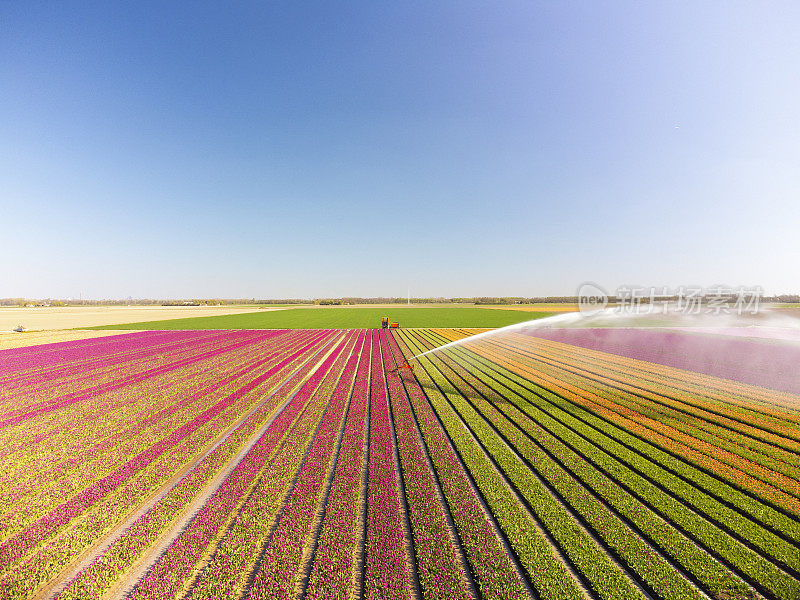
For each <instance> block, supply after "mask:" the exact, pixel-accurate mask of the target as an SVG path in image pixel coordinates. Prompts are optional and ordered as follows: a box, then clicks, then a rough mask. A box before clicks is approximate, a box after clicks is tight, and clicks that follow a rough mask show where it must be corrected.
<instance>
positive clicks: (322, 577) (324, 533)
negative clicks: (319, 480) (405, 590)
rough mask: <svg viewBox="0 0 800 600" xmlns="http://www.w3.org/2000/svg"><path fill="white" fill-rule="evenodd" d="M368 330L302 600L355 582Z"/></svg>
mask: <svg viewBox="0 0 800 600" xmlns="http://www.w3.org/2000/svg"><path fill="white" fill-rule="evenodd" d="M371 356H372V336H371V335H368V336H367V337H366V338H365V340H364V346H363V349H362V351H361V360H360V361H359V364H358V370H357V372H356V379H355V382H354V384H353V393H352V399H351V401H350V408H349V409H348V411H347V420H346V421H345V429H344V434H343V437H342V443H341V447H340V448H339V455H338V456H337V458H336V465H335V468H334V472H333V480H332V481H331V487H330V491H329V492H328V501H327V504H326V506H325V515H324V517H323V519H322V523H321V525H320V529H319V535H318V537H317V547H316V552H315V553H314V556H313V557H312V563H311V571H310V575H309V580H308V585H307V586H306V595H305V598H306V600H346V599H348V598H350V597H351V594H352V592H353V589H352V588H353V584H354V583H355V582H358V585H360V582H361V573H360V572H359V573H355V572H354V571H355V569H356V567H357V565H358V562H357V556H358V545H359V542H360V540H361V535H362V532H363V523H361V518H360V516H361V508H360V507H361V505H362V503H364V502H366V496H365V493H364V492H365V490H364V489H362V480H363V477H364V471H365V464H364V461H365V451H364V449H365V446H366V443H367V437H366V431H367V418H368V414H367V412H368V405H369V389H370V358H371Z"/></svg>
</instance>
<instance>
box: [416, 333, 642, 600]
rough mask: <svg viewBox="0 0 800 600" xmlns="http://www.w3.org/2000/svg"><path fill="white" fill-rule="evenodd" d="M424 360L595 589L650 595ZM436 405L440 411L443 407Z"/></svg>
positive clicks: (458, 413)
mask: <svg viewBox="0 0 800 600" xmlns="http://www.w3.org/2000/svg"><path fill="white" fill-rule="evenodd" d="M409 337H410V336H409ZM407 339H408V338H407ZM423 349H424V348H423ZM419 363H420V366H421V367H423V368H424V369H425V371H426V373H427V374H428V376H429V377H430V378H431V379H432V380H433V382H434V383H435V385H436V386H437V388H438V389H439V390H441V393H442V394H443V396H444V399H445V400H446V403H447V408H448V409H449V410H450V411H453V414H454V416H455V418H456V419H457V420H458V421H459V423H460V424H461V425H462V427H466V428H467V431H468V434H469V435H471V436H474V439H475V440H476V441H477V442H478V443H479V444H480V446H481V449H482V450H483V451H484V452H486V456H487V458H490V460H491V463H494V464H495V465H496V469H497V470H499V471H502V473H503V475H504V476H505V477H506V478H508V481H509V484H510V485H511V486H512V487H513V488H514V489H515V490H516V491H517V493H518V494H519V495H520V496H521V497H522V498H524V503H525V504H526V505H527V508H528V510H530V511H531V512H532V513H533V514H535V515H536V517H537V519H538V520H539V521H540V522H541V523H542V525H543V527H544V529H546V530H547V531H548V532H549V533H550V534H551V535H552V536H553V538H554V539H555V540H556V542H557V544H558V546H559V547H560V549H561V551H562V552H564V554H565V555H566V556H568V557H569V559H570V561H571V562H572V563H573V565H574V566H575V567H576V568H577V569H578V571H579V572H580V573H582V575H583V576H584V577H585V578H586V581H587V582H588V584H589V586H590V587H591V589H592V590H593V591H594V592H595V593H596V594H598V596H600V597H601V598H603V599H608V600H611V599H621V598H645V597H646V596H645V595H644V594H643V593H642V592H641V591H640V590H639V588H638V587H637V585H636V584H635V583H634V582H633V581H632V580H631V579H629V578H628V577H627V576H626V575H625V574H624V572H623V570H621V569H620V568H619V566H618V565H617V564H616V563H615V561H614V560H613V559H612V558H611V557H610V556H609V555H608V554H606V553H605V551H604V550H603V549H602V548H601V546H600V545H599V544H598V542H597V541H596V540H595V539H594V538H593V537H592V536H591V535H590V534H589V532H588V531H586V530H584V529H583V528H581V527H579V526H578V525H577V523H576V521H575V519H574V518H573V515H571V514H570V513H569V511H568V510H567V509H566V507H565V506H564V505H562V504H561V503H560V502H559V501H558V500H557V499H556V498H555V497H553V496H552V495H551V493H550V492H549V490H548V489H547V488H546V486H545V485H544V484H543V483H542V482H541V481H540V480H539V479H538V478H531V474H532V473H531V471H530V469H528V467H527V466H526V465H525V464H524V462H523V461H522V460H521V459H520V457H519V456H518V455H517V454H516V453H515V452H513V451H512V449H511V448H510V447H509V446H508V445H507V444H506V443H505V442H504V441H503V440H502V439H501V438H500V437H499V436H498V435H497V434H496V433H495V432H494V431H493V430H492V429H491V427H489V426H488V425H487V424H486V422H485V421H484V420H483V419H482V418H481V417H480V415H479V414H478V413H477V412H476V411H475V410H474V409H473V408H472V407H471V406H470V405H469V403H467V402H466V401H465V400H464V398H463V397H462V396H461V394H460V393H458V391H457V390H456V389H455V388H454V387H453V386H452V385H451V384H450V383H449V382H448V381H447V379H446V378H445V377H444V376H443V375H442V373H441V372H440V371H439V370H438V369H437V368H436V367H435V366H434V365H433V363H432V362H431V361H430V360H428V359H427V357H425V358H420V359H419ZM441 404H443V403H440V405H441ZM436 408H437V412H439V406H437V407H436ZM442 408H444V406H442ZM440 414H441V413H440ZM491 463H490V464H491Z"/></svg>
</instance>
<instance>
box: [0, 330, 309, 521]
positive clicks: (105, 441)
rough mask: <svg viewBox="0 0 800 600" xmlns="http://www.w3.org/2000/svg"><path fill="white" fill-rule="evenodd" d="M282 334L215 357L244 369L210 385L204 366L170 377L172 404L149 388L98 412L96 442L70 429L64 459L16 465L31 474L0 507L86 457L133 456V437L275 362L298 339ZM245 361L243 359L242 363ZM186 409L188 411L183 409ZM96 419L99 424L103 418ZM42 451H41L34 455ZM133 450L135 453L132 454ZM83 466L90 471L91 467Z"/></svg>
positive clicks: (169, 423) (165, 424)
mask: <svg viewBox="0 0 800 600" xmlns="http://www.w3.org/2000/svg"><path fill="white" fill-rule="evenodd" d="M286 338H287V339H286V340H285V341H284V344H286V345H285V346H284V347H283V348H282V347H280V346H277V345H276V346H274V347H272V348H270V350H271V352H270V353H269V354H267V355H266V356H264V354H263V350H262V349H260V348H256V349H255V350H253V351H251V352H249V353H248V354H245V355H242V356H233V357H226V360H225V361H224V362H223V361H220V362H219V363H216V364H218V366H217V367H216V369H215V370H217V371H218V372H221V373H222V372H225V371H226V370H228V371H229V370H230V368H231V367H234V366H236V367H241V366H242V364H244V367H243V368H240V369H238V370H237V371H236V372H235V373H233V375H231V376H229V377H225V378H224V379H222V380H219V381H217V382H214V384H213V385H210V386H209V385H204V384H205V383H206V382H207V373H205V370H206V368H207V367H201V368H198V369H197V370H194V372H191V371H190V372H189V373H188V374H187V375H186V376H187V377H190V378H192V379H193V382H192V383H193V384H194V385H192V386H186V385H182V386H178V385H175V384H176V383H177V381H180V380H177V381H176V380H173V381H172V382H169V383H166V384H161V386H160V387H161V388H167V389H169V390H170V391H171V392H172V393H173V394H174V393H178V394H181V396H183V397H181V396H178V398H180V399H179V400H178V401H177V402H172V403H168V402H166V401H165V400H166V399H165V398H163V397H162V395H161V394H154V393H153V391H155V390H153V391H149V392H148V395H150V394H152V395H153V400H154V402H137V401H136V397H133V398H131V399H128V401H127V403H128V404H130V405H132V406H130V407H129V410H127V411H125V410H123V411H116V413H115V414H114V415H113V417H114V418H113V420H112V419H109V418H108V416H106V415H103V416H104V417H105V418H106V419H108V421H109V423H108V424H107V425H106V426H105V427H104V428H103V429H101V430H93V431H92V434H91V435H92V439H99V440H101V441H100V442H99V443H97V444H95V445H91V443H90V442H89V440H87V439H85V436H80V437H78V436H75V434H74V433H72V432H67V435H69V436H71V437H73V438H75V439H76V440H77V441H78V442H79V443H80V445H78V446H77V447H74V448H72V447H69V446H68V448H69V451H68V453H66V454H65V455H64V458H65V459H64V460H62V461H61V462H58V463H56V464H54V465H52V466H51V467H50V468H49V469H42V470H38V471H37V470H33V469H32V465H31V464H30V462H27V463H25V464H24V466H23V465H20V468H22V469H24V471H23V473H25V474H30V476H29V477H28V479H27V480H24V481H22V482H20V483H19V484H17V485H16V486H8V488H7V489H8V490H9V491H8V492H7V494H3V495H2V496H0V506H2V505H3V504H4V502H5V498H6V496H7V497H8V499H9V500H10V499H14V500H15V501H16V502H19V500H20V498H22V497H24V496H25V495H26V494H29V493H33V492H35V491H41V490H42V489H43V486H46V485H47V484H48V483H49V482H51V481H55V480H57V479H60V478H62V477H64V476H65V475H66V474H68V473H70V472H72V471H74V470H75V469H78V468H81V469H82V470H84V469H86V465H89V464H90V463H91V461H92V460H94V459H95V457H108V456H113V458H115V459H116V460H127V458H126V457H127V456H129V455H132V454H131V452H132V450H129V449H125V447H126V446H130V445H131V444H134V443H139V444H141V443H143V442H142V441H137V440H138V438H139V437H141V434H142V433H143V432H153V433H155V432H157V431H158V430H160V429H165V428H166V429H168V430H171V429H174V428H175V427H177V425H173V423H175V422H176V420H180V419H183V420H188V418H187V417H186V415H187V414H191V411H195V410H197V406H201V405H202V404H198V400H199V399H201V398H204V397H207V396H208V395H210V394H211V393H212V392H214V391H216V390H219V389H220V388H222V387H223V386H225V385H228V384H229V383H230V382H232V381H235V380H236V379H239V378H241V377H244V376H245V375H247V374H248V373H250V372H251V371H253V370H255V369H257V368H260V367H262V365H265V364H267V363H271V362H277V361H278V360H280V358H281V357H282V352H287V353H288V350H287V349H286V348H287V346H288V347H291V345H292V344H296V343H297V342H298V341H299V339H300V338H299V336H286ZM256 353H257V354H258V355H260V356H259V357H258V358H256V359H255V360H253V357H254V354H256ZM232 354H233V353H232ZM245 360H246V361H248V362H243V361H245ZM201 377H202V378H201ZM170 384H172V385H170ZM188 390H191V393H190V394H189V395H185V394H186V392H187V391H188ZM139 395H140V394H139ZM159 406H163V408H160V410H159ZM98 410H103V411H107V410H108V407H107V406H102V407H98V409H95V410H94V411H93V412H92V413H90V414H89V415H87V416H85V417H81V418H80V419H78V421H77V424H81V422H83V423H86V424H87V425H90V424H92V423H93V422H97V421H98V419H97V417H98V416H99V415H100V414H102V413H99V412H98ZM187 411H190V412H188V413H187ZM120 417H121V418H123V419H125V421H126V422H129V423H130V422H132V423H134V425H132V426H130V427H127V428H125V429H122V430H120V429H119V428H120V425H121V424H124V423H121V422H120ZM100 422H101V423H102V421H100ZM64 428H65V429H71V428H72V427H70V426H69V425H68V424H67V423H64ZM151 435H152V433H151ZM64 437H66V436H64ZM57 443H58V442H57ZM32 445H34V444H32V443H31V441H30V440H28V444H27V446H26V447H27V449H30V447H31V446H32ZM60 445H62V446H66V444H63V443H62V444H60ZM52 446H53V445H52V444H48V447H47V448H43V449H42V451H43V452H46V453H47V456H48V457H49V458H50V460H49V461H48V462H47V464H52V462H53V461H54V460H55V459H56V458H57V455H56V456H54V451H56V450H57V448H54V447H52ZM112 449H114V453H113V455H109V453H110V452H111V450H112ZM41 453H42V452H40V453H39V454H41ZM27 454H28V455H29V456H30V455H31V453H30V452H28V453H27ZM133 454H136V453H135V452H134V453H133ZM88 469H89V470H91V467H89V468H88ZM9 475H10V476H12V477H16V478H17V480H18V479H19V474H16V475H15V474H14V473H9ZM3 479H5V477H3ZM9 481H13V480H9ZM4 487H6V486H4Z"/></svg>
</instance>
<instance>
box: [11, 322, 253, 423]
mask: <svg viewBox="0 0 800 600" xmlns="http://www.w3.org/2000/svg"><path fill="white" fill-rule="evenodd" d="M266 337H267V336H264V339H265V338H266ZM251 342H252V340H250V339H247V340H244V341H237V342H234V343H232V344H229V345H227V346H223V347H221V348H215V349H213V350H207V351H205V352H201V353H200V354H196V355H194V356H191V357H189V358H184V359H180V360H177V361H173V362H170V363H167V364H165V365H162V366H160V367H154V368H151V369H148V370H146V371H142V372H140V373H136V374H132V375H128V376H125V377H122V378H119V379H116V380H114V381H110V382H107V383H103V384H100V385H97V386H93V387H92V388H89V389H88V390H84V391H82V392H80V393H77V394H68V395H66V396H64V397H61V398H57V399H55V401H53V402H48V403H46V404H45V405H43V406H40V407H39V408H36V409H33V410H29V411H28V412H25V413H23V414H19V415H17V416H15V417H11V418H7V419H3V420H0V428H2V427H8V426H11V425H16V424H18V423H21V422H23V421H26V420H29V419H32V418H34V417H37V416H39V415H41V414H43V413H47V412H51V411H54V410H57V409H59V408H63V407H65V406H69V405H71V404H75V403H76V402H79V401H81V400H85V399H88V398H93V397H95V396H97V395H99V394H101V393H103V392H107V391H111V390H118V389H120V388H123V387H126V386H129V385H132V384H136V383H140V382H142V381H145V380H147V379H149V378H152V377H156V376H158V375H162V374H164V373H168V372H171V371H175V370H176V369H180V368H182V367H185V366H187V365H190V364H192V363H196V362H199V361H201V360H204V359H207V358H211V357H214V356H217V355H220V354H224V353H225V352H230V351H232V350H235V349H237V348H241V347H243V346H246V345H248V344H249V343H251Z"/></svg>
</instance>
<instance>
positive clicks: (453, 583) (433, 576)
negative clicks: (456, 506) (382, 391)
mask: <svg viewBox="0 0 800 600" xmlns="http://www.w3.org/2000/svg"><path fill="white" fill-rule="evenodd" d="M381 350H382V353H383V364H384V366H385V367H388V368H387V369H386V371H385V375H386V381H387V383H388V386H389V396H390V399H391V405H392V414H393V415H394V420H395V432H396V435H397V448H398V451H399V455H400V462H401V465H402V474H403V481H404V482H405V490H406V498H407V500H408V512H409V518H410V521H411V528H412V532H413V536H414V552H415V554H416V562H417V572H418V576H419V583H420V587H421V589H422V595H423V597H424V598H426V599H454V600H455V599H459V598H460V599H464V600H466V599H468V598H471V597H472V591H471V586H470V584H469V583H468V580H467V574H466V573H465V572H464V569H463V566H462V565H463V563H462V558H461V551H460V549H459V548H458V546H457V545H456V543H455V541H454V540H453V537H452V535H451V533H450V526H449V523H448V521H447V514H446V509H445V508H444V507H443V506H442V503H441V501H440V500H439V491H438V486H437V484H436V479H435V477H434V474H433V473H432V472H431V469H430V467H429V466H428V460H427V457H426V456H425V451H424V449H423V447H422V443H421V438H420V436H419V433H418V432H417V427H416V424H415V422H414V417H413V416H412V414H411V406H410V405H409V403H408V397H407V396H406V392H405V390H404V388H403V382H402V381H401V379H400V376H399V375H398V374H397V371H395V370H393V368H396V367H397V366H398V365H399V363H395V359H394V358H393V357H392V350H391V348H390V347H389V336H388V334H386V333H385V332H381Z"/></svg>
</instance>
